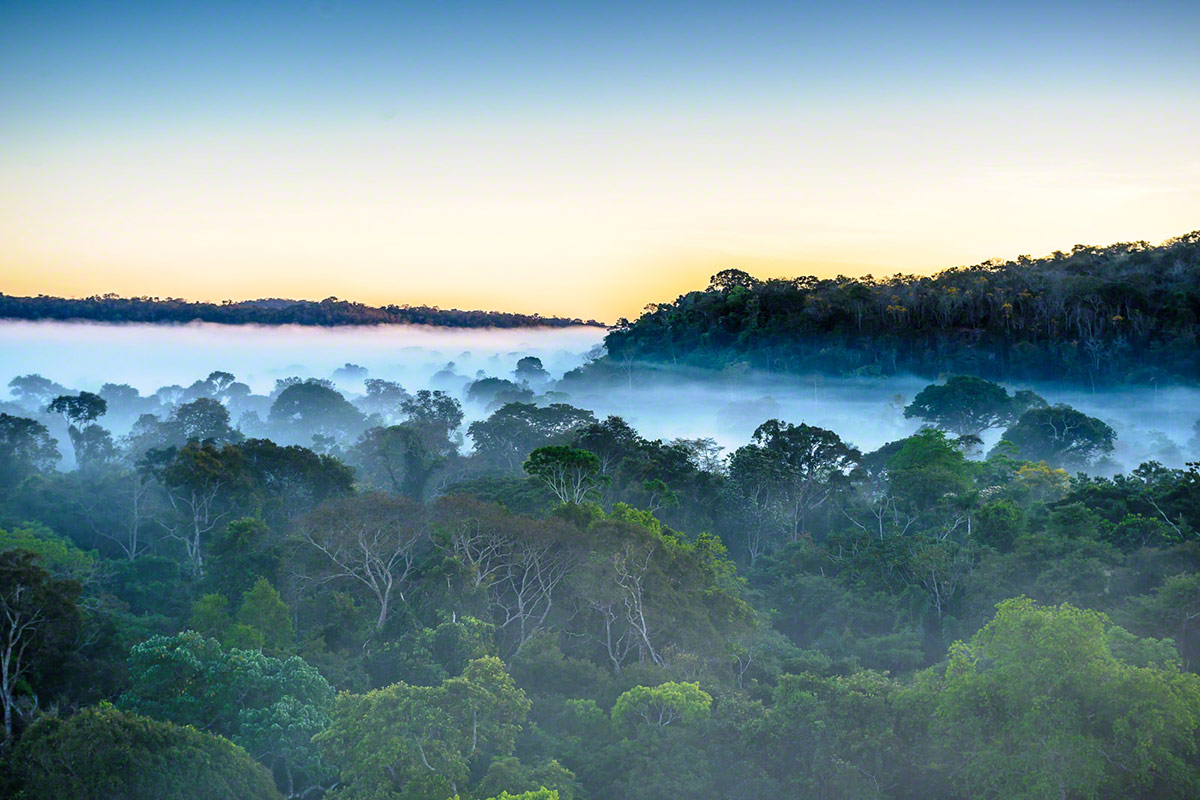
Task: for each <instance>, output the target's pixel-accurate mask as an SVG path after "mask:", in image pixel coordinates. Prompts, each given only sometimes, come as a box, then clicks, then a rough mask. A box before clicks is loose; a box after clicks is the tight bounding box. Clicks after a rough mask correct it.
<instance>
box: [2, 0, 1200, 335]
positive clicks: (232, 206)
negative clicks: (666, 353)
mask: <svg viewBox="0 0 1200 800" xmlns="http://www.w3.org/2000/svg"><path fill="white" fill-rule="evenodd" d="M1197 30H1200V3H1195V2H1149V3H1141V4H1131V3H1121V4H1117V3H1103V2H1101V3H1097V2H1092V3H1020V2H1010V3H907V4H885V3H839V4H796V3H790V4H785V3H756V4H733V3H691V4H680V3H636V4H635V3H604V4H567V3H554V4H551V3H499V2H496V3H435V4H409V3H392V4H384V3H365V2H334V1H333V0H327V1H326V2H304V1H303V0H301V2H293V3H206V4H174V3H20V2H9V3H6V4H4V5H3V6H2V7H0V74H2V75H3V77H4V80H3V81H0V123H2V124H3V125H4V128H5V130H6V135H5V137H4V139H3V141H0V167H11V168H12V170H10V171H9V177H8V178H0V234H10V236H7V237H2V238H6V239H7V242H8V243H7V244H4V243H2V242H0V291H16V290H22V291H28V290H31V287H34V286H35V285H37V286H45V287H47V288H46V289H45V290H46V291H62V292H67V293H75V294H86V293H89V292H92V291H103V290H106V289H108V288H113V289H115V290H118V291H123V292H126V293H129V292H132V291H137V288H136V287H138V286H145V287H146V289H145V290H146V291H149V292H152V293H180V294H188V295H193V296H196V295H203V296H206V297H224V296H239V295H240V294H244V293H246V292H251V293H255V292H264V293H270V294H289V293H292V294H300V293H304V294H319V295H321V296H324V295H325V294H330V293H343V294H347V295H355V296H359V297H362V298H363V299H370V300H378V301H382V300H399V301H404V300H410V301H411V302H418V301H431V300H432V301H437V302H442V303H444V304H448V303H455V302H460V301H456V300H455V298H456V297H460V298H461V302H462V303H463V304H471V303H478V302H482V301H484V300H487V299H488V298H489V297H492V298H495V297H497V295H496V293H495V292H496V290H497V287H498V286H499V285H500V284H499V283H497V284H495V285H492V284H490V283H488V282H487V281H486V280H485V281H484V285H485V286H486V287H487V289H486V291H482V292H481V293H479V294H472V293H471V292H469V291H468V292H460V293H458V294H455V292H454V291H450V290H449V289H447V288H446V286H445V285H442V286H439V285H437V284H434V283H432V282H430V281H428V280H426V279H425V277H424V274H425V273H427V272H428V271H429V269H430V268H431V267H433V268H434V269H436V270H437V271H438V272H439V274H440V275H441V276H442V277H443V278H444V279H445V278H448V279H453V280H454V281H457V282H459V283H462V282H472V281H474V280H475V279H476V278H478V277H479V276H480V275H484V276H486V275H489V274H491V273H493V272H495V271H497V270H502V271H503V272H504V273H505V281H506V283H505V285H512V284H516V285H517V286H519V288H520V292H519V294H511V295H503V296H500V297H499V298H498V302H499V303H500V304H501V305H504V306H505V307H521V308H522V310H525V309H528V310H539V311H544V312H550V311H554V310H555V309H556V308H557V307H559V306H562V305H564V299H571V303H570V304H571V305H573V308H572V309H566V308H564V309H563V310H565V311H571V310H578V311H579V313H585V312H587V309H586V307H585V306H586V305H587V304H586V303H580V302H579V301H578V299H577V298H578V294H579V292H580V291H586V290H588V289H589V287H591V288H595V287H594V285H593V284H594V282H595V281H597V280H598V279H599V278H603V283H604V284H605V286H606V287H614V286H618V285H620V286H621V291H619V292H618V291H617V290H616V289H609V288H606V289H605V291H608V294H605V291H599V292H593V293H592V294H593V296H594V297H595V298H596V305H595V308H594V309H593V311H591V312H590V313H593V314H598V315H603V316H611V315H612V313H613V312H615V311H616V310H618V306H620V305H621V303H628V302H634V300H636V302H637V304H638V305H639V306H640V304H641V303H642V302H645V300H647V299H662V298H661V297H659V298H649V297H644V296H643V295H642V293H641V292H639V290H638V287H637V286H636V285H628V286H626V285H624V284H625V283H627V282H629V281H637V280H639V279H641V280H645V279H646V278H645V276H646V275H647V270H648V269H649V271H650V272H652V273H653V274H654V275H655V276H656V277H658V278H661V280H660V281H658V284H655V285H652V286H651V287H649V288H652V289H653V290H655V291H660V292H665V293H667V294H671V293H672V291H673V289H677V290H682V289H685V288H688V287H687V284H690V283H691V282H693V281H695V280H697V279H698V278H700V277H702V276H701V273H702V272H703V271H704V270H707V269H708V268H709V267H710V266H712V265H713V264H717V263H720V262H723V261H729V260H732V261H742V262H745V263H748V264H752V265H758V266H759V267H761V269H762V270H766V271H771V270H777V271H778V270H782V271H784V272H794V271H819V270H822V269H832V268H833V266H830V265H843V264H844V265H849V267H854V266H855V265H858V266H861V267H862V268H863V269H867V268H872V269H876V270H877V271H878V270H884V269H890V268H893V267H895V268H898V269H923V270H925V271H928V270H929V269H933V268H939V267H945V266H952V265H953V264H954V263H965V262H969V261H972V260H975V259H976V258H985V257H990V256H1012V255H1016V254H1017V253H1024V252H1034V253H1037V252H1038V248H1042V249H1044V250H1045V249H1053V248H1054V247H1060V246H1061V247H1069V246H1070V245H1071V244H1073V243H1074V242H1075V241H1076V238H1077V237H1083V236H1086V237H1091V238H1092V239H1094V240H1096V241H1097V242H1102V241H1110V240H1116V239H1127V238H1149V239H1156V238H1160V237H1165V236H1168V235H1171V234H1175V233H1183V232H1185V230H1187V229H1191V228H1194V227H1197V225H1198V224H1200V223H1197V222H1195V220H1200V213H1197V212H1200V207H1198V206H1197V201H1198V200H1200V189H1198V186H1200V176H1198V173H1200V165H1198V164H1197V159H1200V156H1198V155H1196V152H1195V151H1196V149H1197V148H1195V143H1196V142H1197V141H1200V125H1198V122H1197V112H1196V111H1195V109H1196V108H1197V107H1200V88H1198V87H1200V55H1198V51H1200V48H1198V47H1197V43H1196V38H1195V37H1196V32H1197ZM1189 152H1190V153H1191V154H1192V157H1191V159H1190V160H1189V157H1188V154H1189ZM143 154H144V158H143V157H142V155H143ZM286 154H294V155H295V158H294V159H292V160H290V161H287V163H279V162H278V161H277V159H280V156H281V155H286ZM429 164H435V165H438V164H440V165H443V166H444V167H445V169H441V170H440V171H439V170H430V169H428V168H427V165H429ZM376 165H381V166H380V167H379V168H378V169H376ZM13 170H15V171H13ZM214 174H225V175H226V180H225V181H224V183H219V182H213V181H212V176H213V175H214ZM18 181H19V183H18ZM196 186H200V187H201V188H202V189H203V191H202V192H201V193H200V195H202V196H200V197H198V198H189V197H188V192H189V189H190V188H193V187H196ZM272 186H274V187H275V191H276V192H277V194H272V188H271V187H272ZM64 187H69V188H70V192H68V191H67V190H66V189H65V188H64ZM664 187H665V188H664ZM671 187H676V188H675V189H672V188H671ZM846 187H852V188H850V189H848V188H846ZM939 189H941V190H942V191H941V193H940V196H944V197H945V198H947V199H946V200H944V201H939V200H938V199H937V198H938V197H939V191H938V190H939ZM514 190H515V191H514ZM1046 190H1048V191H1046ZM298 191H301V193H303V194H306V195H309V197H308V199H305V200H303V202H300V201H298V200H297V199H296V196H297V192H298ZM1073 192H1074V193H1075V194H1072V193H1073ZM514 193H515V194H517V195H519V197H518V198H517V202H516V203H511V202H508V200H506V198H508V197H511V196H512V195H513V194H514ZM1043 193H1045V194H1047V195H1048V196H1049V198H1048V199H1046V200H1045V201H1043V200H1039V195H1040V194H1043ZM423 195H424V196H426V198H427V199H426V200H423V199H422V197H423ZM248 197H252V199H253V202H254V206H253V208H252V209H251V208H248V207H247V206H246V203H248V202H249V200H247V198H248ZM539 197H540V198H541V201H540V202H541V203H542V204H541V205H539V199H538V198H539ZM722 197H724V198H725V199H724V200H721V199H720V198H722ZM1073 197H1078V203H1074V202H1072V198H1073ZM1098 197H1099V198H1101V199H1104V202H1102V203H1101V202H1099V201H1098V200H1097V198H1098ZM950 198H953V199H950ZM941 202H944V203H945V204H946V205H945V206H944V207H943V206H942V205H940V204H939V203H941ZM972 202H980V203H982V205H983V206H985V207H984V208H981V209H980V211H979V213H978V214H977V215H975V216H972V217H970V218H967V217H965V216H961V214H962V212H961V209H962V207H963V206H964V204H967V205H969V204H970V203H972ZM1026 202H1027V203H1028V204H1030V208H1029V213H1028V215H1026V214H1025V213H1023V212H1022V211H1021V209H1022V207H1023V203H1026ZM988 203H992V204H993V205H992V206H988ZM1098 203H1099V204H1098ZM114 204H115V206H114ZM116 206H119V207H121V208H122V209H123V210H124V211H125V212H126V213H124V214H123V215H122V216H121V217H120V218H119V219H118V218H115V217H110V218H106V219H105V221H104V226H103V227H104V230H103V231H95V230H91V228H90V227H89V226H95V225H97V223H96V222H95V220H96V219H97V217H98V216H102V215H103V212H105V211H106V209H111V208H113V207H116ZM564 208H568V209H570V211H571V214H570V215H569V217H568V216H567V215H566V212H565V211H564ZM914 208H917V209H921V208H925V209H927V211H928V213H927V214H926V215H925V216H926V218H927V220H928V224H927V225H924V227H922V223H919V215H918V216H914V215H913V213H912V209H914ZM264 209H267V211H266V212H264ZM272 209H274V211H271V210H272ZM514 209H516V210H514ZM322 210H325V211H328V216H327V217H326V219H327V222H322V216H321V213H320V212H321V211H322ZM956 210H957V211H956ZM759 212H761V213H759ZM956 214H958V216H956ZM254 215H259V217H258V222H259V223H261V224H260V225H259V226H258V232H257V233H256V232H255V230H252V229H249V228H244V227H243V222H244V221H245V220H246V219H248V218H250V217H251V216H254ZM422 215H426V217H427V219H426V221H425V222H424V223H421V224H416V223H413V222H411V220H413V219H414V218H417V217H421V216H422ZM589 215H591V217H592V220H593V221H594V224H592V225H588V224H587V223H588V220H587V219H586V217H588V216H589ZM539 217H542V218H544V219H543V220H542V223H541V224H540V225H539V221H538V218H539ZM299 218H303V224H299V223H297V222H296V220H297V219H299ZM1189 219H1191V220H1193V222H1192V223H1191V224H1187V223H1188V220H1189ZM842 221H844V223H843V222H842ZM164 225H166V226H168V227H169V228H170V232H171V234H172V235H171V236H169V237H168V236H167V235H166V234H165V233H161V235H150V236H147V235H146V228H147V227H152V228H154V229H155V230H158V231H160V232H161V231H162V230H163V226H164ZM397 225H398V228H397ZM1181 225H1182V226H1183V228H1180V226H1181ZM914 226H916V227H915V228H914ZM843 227H844V228H846V229H847V230H851V229H852V231H851V232H849V233H847V232H845V231H842V228H843ZM393 229H394V230H395V236H394V237H389V231H391V230H393ZM714 229H715V230H716V233H715V234H714V233H713V231H714ZM831 230H832V231H834V233H833V234H831V233H830V231H831ZM205 231H209V232H215V235H216V238H217V239H219V240H221V241H219V242H215V243H214V241H213V240H212V237H210V236H207V235H206V233H205ZM423 231H425V232H426V233H423ZM789 231H791V233H789ZM901 231H903V233H902V234H901V233H900V232H901ZM1056 236H1057V238H1055V237H1056ZM13 237H15V240H14V238H13ZM423 237H424V238H423ZM1097 237H1098V238H1097ZM466 239H481V240H484V242H485V244H482V245H479V246H478V247H465V246H463V245H462V242H461V241H460V240H466ZM368 241H369V242H370V246H366V245H365V244H361V243H362V242H368ZM939 241H944V242H945V244H943V245H939V244H938V242H939ZM356 242H358V244H356ZM489 242H490V245H488V244H487V243H489ZM606 243H607V244H606ZM343 244H344V247H343V246H341V245H343ZM314 253H318V254H321V255H322V256H324V257H325V259H326V265H325V267H322V265H321V263H320V259H319V258H315V257H314V258H312V259H311V260H306V259H307V258H308V256H309V255H310V254H314ZM224 262H229V263H231V264H232V265H233V266H232V267H230V269H231V271H230V272H228V273H225V272H223V271H222V270H221V268H220V267H219V264H220V263H224ZM297 262H303V263H301V264H300V266H298V267H296V266H293V267H291V268H289V267H287V265H289V264H291V265H295V264H296V263H297ZM488 262H490V263H488ZM206 264H208V265H212V267H211V269H207V270H206V269H205V267H204V265H206ZM648 265H649V266H648ZM805 267H808V268H809V269H808V270H805V269H804V268H805ZM849 267H848V268H849ZM331 269H332V270H334V271H336V273H337V275H336V276H335V277H332V278H331V277H330V270H331ZM201 271H209V272H212V275H211V278H210V279H205V278H204V277H203V276H202V275H199V274H198V273H199V272H201ZM248 276H249V277H248ZM250 278H253V280H251V279H250ZM206 280H207V281H208V282H207V283H206V282H205V281H206ZM322 281H325V284H327V285H328V289H329V290H328V291H326V290H325V289H324V288H322V286H323V285H324V284H322ZM589 281H592V282H593V283H589ZM548 286H549V287H550V288H546V287H548ZM172 287H177V288H172ZM538 287H541V288H540V289H539V288H538ZM271 288H273V289H274V291H269V292H268V290H269V289H271ZM538 292H541V294H538ZM406 293H408V294H415V295H420V296H414V297H411V298H409V297H400V296H399V295H401V294H406ZM364 295H370V296H369V297H364ZM610 295H611V296H610ZM630 295H634V296H636V297H635V298H634V299H629V296H630ZM618 297H621V298H623V299H620V300H618V299H617V298H618ZM620 310H628V309H626V308H624V307H622V308H621V309H620Z"/></svg>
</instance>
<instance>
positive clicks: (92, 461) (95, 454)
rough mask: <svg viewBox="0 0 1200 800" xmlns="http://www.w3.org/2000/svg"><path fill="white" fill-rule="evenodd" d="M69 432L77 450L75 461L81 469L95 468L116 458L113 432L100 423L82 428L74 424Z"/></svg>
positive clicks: (72, 445)
mask: <svg viewBox="0 0 1200 800" xmlns="http://www.w3.org/2000/svg"><path fill="white" fill-rule="evenodd" d="M67 434H68V435H69V436H70V437H71V447H72V448H73V449H74V451H75V463H76V464H78V466H79V467H80V468H81V469H95V468H96V467H100V466H103V465H104V464H108V463H110V462H112V461H115V460H116V458H117V448H116V447H115V446H114V445H113V439H112V434H111V433H109V432H108V431H106V430H105V429H104V428H102V427H100V426H99V425H88V426H86V427H84V428H83V429H82V430H81V429H79V428H76V427H74V426H72V427H70V428H68V429H67Z"/></svg>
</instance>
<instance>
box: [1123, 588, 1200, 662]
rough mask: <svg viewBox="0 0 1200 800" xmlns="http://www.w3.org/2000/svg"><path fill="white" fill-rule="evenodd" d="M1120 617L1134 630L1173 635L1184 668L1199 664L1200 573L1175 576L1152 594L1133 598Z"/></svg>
mask: <svg viewBox="0 0 1200 800" xmlns="http://www.w3.org/2000/svg"><path fill="white" fill-rule="evenodd" d="M1121 616H1122V618H1123V619H1125V620H1128V622H1129V627H1130V628H1132V629H1133V631H1134V632H1135V633H1143V634H1145V635H1149V636H1164V637H1165V636H1169V637H1171V638H1172V639H1173V640H1174V641H1175V644H1176V646H1177V647H1178V648H1179V655H1180V657H1181V659H1182V661H1183V668H1184V669H1190V670H1192V671H1195V669H1196V667H1197V665H1200V572H1193V573H1191V574H1180V575H1174V576H1172V577H1170V578H1167V579H1166V580H1165V581H1163V583H1162V585H1161V586H1159V587H1157V588H1156V589H1155V590H1154V592H1153V593H1152V594H1149V595H1142V596H1140V597H1134V598H1131V599H1130V601H1129V604H1128V606H1127V607H1126V608H1125V609H1123V611H1122V615H1121Z"/></svg>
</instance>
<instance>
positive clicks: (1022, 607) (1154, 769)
mask: <svg viewBox="0 0 1200 800" xmlns="http://www.w3.org/2000/svg"><path fill="white" fill-rule="evenodd" d="M1114 642H1116V643H1118V647H1117V648H1115V649H1116V650H1117V651H1119V652H1122V653H1128V652H1130V651H1131V650H1132V649H1133V648H1132V644H1131V643H1130V642H1129V641H1128V640H1127V639H1126V638H1125V637H1124V636H1118V637H1116V638H1115V639H1114V637H1113V635H1112V631H1111V624H1110V623H1109V621H1108V619H1107V618H1106V617H1105V616H1104V615H1103V614H1099V613H1097V612H1094V611H1084V610H1080V609H1077V608H1074V607H1072V606H1069V605H1062V606H1055V607H1040V606H1037V605H1035V604H1034V603H1033V602H1032V601H1030V600H1028V599H1024V598H1019V599H1015V600H1009V601H1006V602H1004V603H1001V604H1000V605H999V606H998V609H997V613H996V617H995V619H994V620H992V621H991V622H989V623H988V624H987V625H985V626H984V627H983V629H982V630H980V631H979V632H978V633H977V634H976V635H975V636H974V637H972V638H971V640H970V641H968V642H960V643H956V644H955V645H954V646H952V647H951V650H950V658H949V662H948V664H947V665H946V667H945V668H944V670H939V671H938V672H937V673H931V674H930V675H928V676H926V678H925V683H924V684H923V686H922V688H921V689H919V690H918V691H923V692H926V693H927V694H926V695H925V696H926V697H927V698H928V702H931V703H933V704H934V712H935V715H934V717H933V728H934V732H935V736H936V738H937V741H938V743H939V746H940V748H941V749H940V750H939V752H940V756H939V757H940V758H941V759H943V760H944V762H945V763H946V765H947V768H948V769H949V771H950V775H952V776H953V777H952V780H953V781H954V783H955V784H956V785H957V786H958V787H959V789H960V790H961V791H964V792H970V793H971V794H972V795H974V796H978V797H1003V798H1034V797H1038V798H1040V797H1048V796H1069V797H1091V796H1097V795H1104V796H1124V797H1129V796H1154V797H1181V798H1182V797H1190V796H1195V794H1196V792H1197V791H1200V767H1198V766H1197V765H1198V764H1200V761H1198V760H1197V758H1196V756H1197V749H1196V748H1197V745H1196V742H1197V739H1196V736H1197V733H1198V732H1200V678H1198V677H1197V676H1195V675H1191V674H1185V673H1181V672H1180V671H1179V668H1178V664H1177V662H1171V663H1162V662H1161V661H1160V660H1159V659H1160V658H1161V657H1160V656H1157V655H1152V656H1151V657H1148V658H1147V657H1144V654H1143V657H1139V658H1138V659H1137V660H1136V661H1135V663H1129V662H1128V661H1125V660H1122V658H1120V657H1119V656H1118V654H1117V652H1114V647H1113V644H1114ZM1153 649H1154V648H1151V652H1153ZM1137 661H1140V662H1143V663H1145V664H1146V665H1145V666H1138V665H1136V663H1137Z"/></svg>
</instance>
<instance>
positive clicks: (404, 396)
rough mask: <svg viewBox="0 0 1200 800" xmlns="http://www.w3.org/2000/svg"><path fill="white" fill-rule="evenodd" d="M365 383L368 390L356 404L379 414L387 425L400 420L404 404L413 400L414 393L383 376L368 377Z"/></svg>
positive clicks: (366, 410)
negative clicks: (411, 393)
mask: <svg viewBox="0 0 1200 800" xmlns="http://www.w3.org/2000/svg"><path fill="white" fill-rule="evenodd" d="M364 385H365V386H366V389H367V392H366V394H365V395H363V397H362V398H360V399H359V400H358V401H357V403H356V405H358V407H359V408H360V409H362V410H363V412H365V413H366V414H368V415H378V418H379V420H380V421H381V422H383V423H384V424H385V425H394V424H396V423H397V422H399V421H400V419H401V417H402V415H403V405H404V403H405V402H410V401H411V400H412V395H410V394H409V393H408V392H406V391H404V387H403V386H401V385H400V384H398V383H395V382H394V381H385V380H383V379H381V378H367V379H366V381H364Z"/></svg>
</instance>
